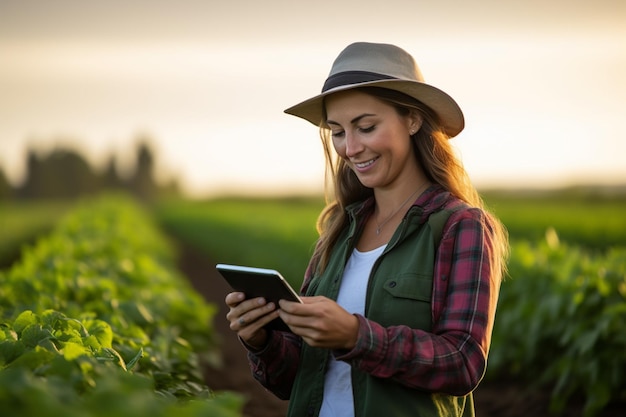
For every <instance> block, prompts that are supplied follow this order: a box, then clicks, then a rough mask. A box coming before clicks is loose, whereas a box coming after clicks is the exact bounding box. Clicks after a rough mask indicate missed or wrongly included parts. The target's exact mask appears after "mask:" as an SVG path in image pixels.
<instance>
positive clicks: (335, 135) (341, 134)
mask: <svg viewBox="0 0 626 417" xmlns="http://www.w3.org/2000/svg"><path fill="white" fill-rule="evenodd" d="M331 135H332V136H333V138H342V137H343V135H344V131H343V130H341V131H337V132H331Z"/></svg>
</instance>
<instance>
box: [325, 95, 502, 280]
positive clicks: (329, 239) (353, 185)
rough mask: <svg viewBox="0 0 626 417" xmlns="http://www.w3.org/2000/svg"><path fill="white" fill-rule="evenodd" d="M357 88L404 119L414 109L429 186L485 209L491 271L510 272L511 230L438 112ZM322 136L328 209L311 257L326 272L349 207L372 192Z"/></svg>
mask: <svg viewBox="0 0 626 417" xmlns="http://www.w3.org/2000/svg"><path fill="white" fill-rule="evenodd" d="M358 90H359V91H362V92H364V93H366V94H370V95H372V96H374V97H375V98H378V99H379V100H382V101H384V102H387V103H388V104H390V105H392V106H393V107H394V108H395V109H396V111H397V112H398V113H399V114H400V115H403V116H406V115H409V114H410V113H411V112H415V111H416V112H418V113H419V114H420V115H421V116H422V118H423V122H422V126H421V128H420V129H419V131H418V132H417V133H415V134H414V135H413V136H412V140H413V150H414V154H415V157H416V158H417V160H418V162H419V164H420V165H421V167H422V169H423V170H424V173H425V174H426V176H427V178H428V179H429V180H430V181H431V182H433V183H436V184H439V185H441V186H442V187H443V188H444V189H446V190H447V191H449V192H450V193H451V194H452V195H454V196H455V197H457V198H459V199H461V200H463V201H464V202H466V203H467V204H468V205H470V206H472V207H478V208H481V209H482V210H483V211H484V212H485V214H486V216H487V217H488V220H489V221H490V225H491V227H492V228H493V234H494V241H493V250H494V256H493V258H492V259H491V263H492V265H491V266H492V271H494V273H496V274H498V278H500V277H501V276H502V274H504V272H505V270H506V259H507V257H508V253H509V244H508V234H507V231H506V229H505V227H504V226H503V224H502V223H501V222H500V221H499V220H498V219H497V218H496V217H495V216H494V215H493V214H492V213H491V212H489V210H487V208H486V207H485V204H484V202H483V200H482V198H481V197H480V195H479V194H478V191H477V190H476V188H474V186H473V185H472V183H471V181H470V179H469V176H468V174H467V171H466V170H465V168H464V167H463V164H462V163H461V161H460V160H459V158H458V157H457V156H456V154H455V152H454V149H453V148H452V145H451V144H450V141H449V137H448V135H446V134H445V133H444V131H443V129H442V128H441V123H440V121H439V119H438V117H437V116H436V114H435V113H434V112H432V110H430V108H428V107H427V106H425V105H424V104H422V103H420V102H419V101H417V100H415V99H414V98H412V97H410V96H407V95H405V94H403V93H401V92H398V91H394V90H390V89H385V88H378V87H366V88H359V89H358ZM325 119H326V118H325V117H324V120H325ZM320 137H321V139H322V144H323V147H324V155H325V157H326V187H325V189H326V207H325V208H324V210H322V212H321V214H320V216H319V218H318V220H317V230H318V232H319V234H320V238H319V240H318V243H317V246H316V248H315V252H314V254H313V259H316V260H317V267H318V268H319V270H320V271H323V270H324V269H325V268H326V265H327V264H328V260H329V258H330V253H331V251H332V249H333V247H334V245H335V243H336V242H337V239H338V238H339V235H340V234H341V232H342V230H343V229H344V228H345V227H346V226H347V224H348V216H347V213H346V210H345V208H346V207H347V206H348V205H350V204H352V203H354V202H357V201H363V200H365V199H366V198H368V197H370V196H372V195H373V193H374V192H373V190H372V189H371V188H367V187H365V186H363V185H362V184H361V182H360V181H359V180H358V178H357V177H356V175H355V174H354V172H353V171H352V170H351V169H350V167H349V166H348V165H347V164H346V162H345V161H344V160H343V159H342V158H340V157H338V155H337V154H336V153H335V152H334V149H333V146H332V140H331V137H330V130H329V129H328V128H327V127H326V126H324V125H322V126H320Z"/></svg>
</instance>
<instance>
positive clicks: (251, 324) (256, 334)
mask: <svg viewBox="0 0 626 417" xmlns="http://www.w3.org/2000/svg"><path fill="white" fill-rule="evenodd" d="M225 302H226V305H227V306H228V307H229V308H230V310H229V311H228V313H227V314H226V319H227V320H228V321H229V322H230V329H231V330H233V331H235V332H237V336H239V337H240V338H241V339H242V340H243V341H244V342H245V343H246V344H248V345H250V346H251V347H253V348H256V349H262V348H263V346H265V344H266V343H267V337H268V333H267V330H265V329H264V328H263V326H265V325H266V324H268V323H269V322H270V321H272V320H274V319H275V318H276V317H278V311H277V310H276V306H275V305H274V303H266V301H265V299H264V298H261V297H260V298H252V299H250V300H246V299H245V295H244V294H243V293H241V292H231V293H230V294H228V295H227V296H226V299H225Z"/></svg>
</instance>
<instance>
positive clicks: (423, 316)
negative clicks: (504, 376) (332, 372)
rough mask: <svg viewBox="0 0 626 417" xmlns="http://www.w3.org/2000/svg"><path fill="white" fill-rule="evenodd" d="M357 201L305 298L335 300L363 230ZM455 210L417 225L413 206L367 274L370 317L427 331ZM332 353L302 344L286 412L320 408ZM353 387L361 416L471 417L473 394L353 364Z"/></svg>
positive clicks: (297, 414) (312, 412) (296, 414)
mask: <svg viewBox="0 0 626 417" xmlns="http://www.w3.org/2000/svg"><path fill="white" fill-rule="evenodd" d="M358 208H359V206H357V205H354V206H351V207H349V211H350V213H351V217H352V221H351V223H350V227H349V228H348V229H347V230H346V231H345V232H344V234H343V235H342V236H341V237H340V238H339V240H338V241H337V244H336V245H335V249H334V250H333V254H332V256H331V258H330V260H329V264H328V267H327V268H326V270H325V271H324V273H323V274H322V275H320V276H315V277H314V278H313V279H312V281H311V285H310V286H309V289H308V291H307V294H306V295H307V296H313V295H324V296H326V297H328V298H331V299H333V300H336V299H337V295H338V293H339V287H340V285H341V278H342V276H343V271H344V267H345V265H346V262H347V260H348V258H349V257H350V255H351V253H352V251H353V249H354V246H355V242H357V241H358V238H359V236H360V233H361V230H360V229H359V227H358V225H359V224H360V222H358V221H357V219H356V216H357V211H358ZM452 211H453V209H452V210H441V211H439V212H436V213H433V214H431V215H430V217H429V220H428V222H426V223H424V224H419V219H420V217H421V214H422V209H421V208H420V207H418V206H413V207H412V208H411V209H410V210H409V213H408V215H407V216H406V217H405V219H404V220H403V221H402V223H401V224H400V226H399V227H398V229H397V230H396V232H395V234H394V235H393V237H392V238H391V240H390V241H389V244H388V245H387V247H386V248H385V251H384V252H383V253H382V254H381V256H380V258H379V259H378V260H377V261H376V263H375V264H374V266H373V268H372V273H371V275H370V279H369V283H368V289H367V295H366V303H365V316H366V317H367V318H369V319H371V320H373V321H375V322H377V323H380V324H381V325H383V326H393V325H401V324H402V325H407V326H409V327H411V328H415V329H422V330H426V331H429V330H431V327H432V320H431V315H432V313H431V295H432V286H433V274H434V264H435V255H436V250H437V247H438V246H439V242H440V240H441V233H442V230H443V227H444V225H445V223H446V221H447V219H448V217H449V216H450V214H451V212H452ZM329 355H331V352H330V351H329V350H328V349H320V348H312V347H310V346H308V345H307V344H306V343H303V344H302V355H301V361H300V365H299V369H298V375H297V376H296V380H295V382H294V386H293V389H292V392H291V398H290V403H289V411H288V416H292V417H303V416H317V415H318V414H319V411H320V408H321V405H322V397H323V392H324V376H325V373H326V367H327V363H328V360H329ZM352 390H353V391H352V392H353V397H354V409H355V416H356V417H380V416H392V417H396V416H419V417H430V416H433V417H434V416H437V417H443V416H446V417H473V416H474V405H473V399H472V395H471V394H470V395H468V396H465V397H455V396H451V395H447V394H432V393H429V392H425V391H419V390H415V389H411V388H408V387H405V386H403V385H400V384H398V383H396V382H394V381H391V380H386V379H381V378H375V377H372V376H370V375H369V374H367V373H364V372H361V371H359V370H357V369H355V368H353V369H352Z"/></svg>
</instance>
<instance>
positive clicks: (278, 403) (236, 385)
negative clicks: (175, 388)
mask: <svg viewBox="0 0 626 417" xmlns="http://www.w3.org/2000/svg"><path fill="white" fill-rule="evenodd" d="M216 263H217V262H214V261H213V260H212V259H209V258H208V257H207V256H206V255H204V254H201V253H199V252H198V251H197V250H195V249H193V248H191V247H189V246H187V245H184V244H180V259H179V264H180V265H179V267H180V270H181V271H182V272H183V274H185V275H186V276H187V277H188V278H189V280H190V281H191V283H192V285H193V286H194V287H195V288H196V290H197V291H198V292H199V293H200V294H202V295H203V296H204V297H205V299H206V300H207V301H209V302H211V303H214V304H215V305H216V306H217V307H218V308H219V311H218V313H217V314H216V316H215V320H214V325H215V330H216V331H217V333H218V335H219V338H220V342H221V351H222V359H223V363H222V367H220V368H208V369H206V370H205V372H204V374H205V379H206V382H207V385H208V386H209V387H210V388H211V389H212V390H214V391H222V390H229V391H236V392H238V393H240V394H243V395H244V396H246V397H247V398H248V402H247V403H246V405H245V407H244V415H245V416H246V417H282V416H285V414H286V413H287V401H283V400H279V399H278V398H276V397H275V396H274V395H273V394H271V393H269V392H268V391H266V390H265V389H264V388H263V387H262V386H261V385H260V384H259V383H257V382H256V381H255V380H254V379H253V378H252V375H251V373H250V368H249V367H248V361H247V359H246V351H245V349H244V348H243V347H242V346H241V344H240V343H239V340H238V339H237V337H236V335H235V334H234V333H233V332H232V331H231V330H230V329H229V328H228V322H227V321H226V311H225V308H226V307H225V305H224V297H225V296H226V294H227V293H228V292H229V288H228V285H227V284H226V283H225V282H224V280H223V279H222V278H221V277H220V276H219V275H218V273H217V271H216V270H215V264H216Z"/></svg>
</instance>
